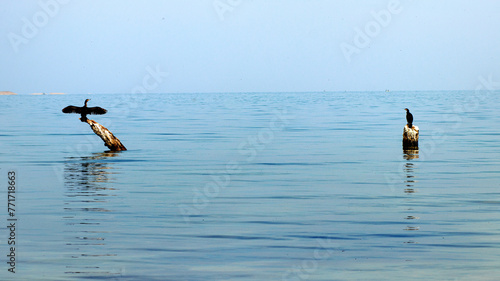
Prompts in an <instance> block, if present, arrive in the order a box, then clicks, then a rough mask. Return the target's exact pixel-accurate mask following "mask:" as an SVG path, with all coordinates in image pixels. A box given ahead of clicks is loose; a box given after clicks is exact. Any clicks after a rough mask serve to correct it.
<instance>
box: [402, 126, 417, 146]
mask: <svg viewBox="0 0 500 281" xmlns="http://www.w3.org/2000/svg"><path fill="white" fill-rule="evenodd" d="M418 133H419V129H418V127H417V126H412V127H411V128H410V127H409V126H408V124H407V125H406V126H405V128H404V130H403V148H405V149H418Z"/></svg>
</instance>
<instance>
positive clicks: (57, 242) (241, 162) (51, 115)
mask: <svg viewBox="0 0 500 281" xmlns="http://www.w3.org/2000/svg"><path fill="white" fill-rule="evenodd" d="M499 94H500V93H499V92H473V91H470V92H347V93H240V94H223V93H220V94H217V93H214V94H144V95H125V94H109V95H104V94H103V95H64V96H48V95H47V96H27V95H26V96H22V95H20V96H0V108H1V111H0V190H1V193H0V197H1V198H0V224H1V225H4V226H11V228H14V229H9V228H8V227H2V231H1V237H2V238H1V239H0V253H1V254H0V257H1V263H0V279H1V280H78V279H80V280H89V279H90V280H499V279H500V115H499V114H498V107H499V106H500V95H499ZM86 98H91V101H90V102H89V106H101V107H104V108H106V109H108V114H106V115H101V116H99V115H98V116H90V117H91V119H93V120H95V121H97V122H99V123H101V124H103V125H104V126H106V127H107V128H108V129H109V130H110V131H111V132H113V133H114V135H115V136H116V137H118V138H119V139H120V140H121V141H122V143H123V144H124V145H125V146H126V147H127V148H128V151H124V152H119V153H113V152H107V148H106V147H105V146H104V145H103V142H102V141H101V140H100V139H99V138H98V137H97V136H96V135H95V134H94V133H93V132H92V131H91V129H90V128H89V126H88V125H87V124H85V123H82V122H80V121H79V120H78V117H79V116H78V115H74V114H63V113H62V112H61V109H62V108H63V107H65V106H67V105H70V104H71V105H78V106H81V105H82V104H83V101H84V100H85V99H86ZM405 107H408V108H409V109H410V111H411V112H412V113H413V115H414V124H415V125H417V126H419V128H420V144H419V150H412V151H404V150H403V149H402V145H401V142H402V132H403V127H404V126H405V124H406V120H405V111H404V108H405ZM9 172H14V173H15V189H16V190H15V191H16V192H15V194H13V193H11V194H10V195H13V196H14V197H12V196H11V197H10V198H9V197H8V195H9V194H8V189H9V187H8V186H9V185H8V181H9V179H8V176H9ZM11 175H12V174H11ZM9 199H11V201H10V203H12V204H13V205H14V206H13V205H10V207H11V210H10V212H12V214H9V210H8V206H7V205H8V202H9V201H8V200H9ZM13 200H15V201H13ZM12 224H13V225H14V226H15V227H12ZM9 239H10V240H9ZM11 241H15V249H14V251H11V249H10V247H12V245H9V242H11ZM12 253H14V254H15V264H13V263H10V264H9V263H8V262H9V261H10V260H11V258H10V257H8V255H11V256H12ZM12 268H14V269H13V270H15V273H12V272H9V269H12Z"/></svg>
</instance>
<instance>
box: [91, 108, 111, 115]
mask: <svg viewBox="0 0 500 281" xmlns="http://www.w3.org/2000/svg"><path fill="white" fill-rule="evenodd" d="M106 112H108V111H107V110H106V109H104V108H102V107H98V106H96V107H88V108H87V114H94V115H102V114H106Z"/></svg>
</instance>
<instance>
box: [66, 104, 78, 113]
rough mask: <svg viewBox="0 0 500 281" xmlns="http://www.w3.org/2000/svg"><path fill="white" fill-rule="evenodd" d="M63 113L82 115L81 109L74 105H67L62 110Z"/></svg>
mask: <svg viewBox="0 0 500 281" xmlns="http://www.w3.org/2000/svg"><path fill="white" fill-rule="evenodd" d="M62 112H64V113H82V108H81V107H78V106H74V105H69V106H66V107H65V108H63V110H62Z"/></svg>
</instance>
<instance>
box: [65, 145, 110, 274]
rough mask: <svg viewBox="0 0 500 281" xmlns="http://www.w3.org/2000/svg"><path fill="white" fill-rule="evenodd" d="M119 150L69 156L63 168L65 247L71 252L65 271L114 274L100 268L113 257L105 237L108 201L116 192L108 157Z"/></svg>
mask: <svg viewBox="0 0 500 281" xmlns="http://www.w3.org/2000/svg"><path fill="white" fill-rule="evenodd" d="M118 155H119V153H116V152H104V153H95V154H92V155H91V156H86V157H68V158H66V161H65V167H64V186H65V196H66V199H65V202H64V211H65V212H64V217H63V218H64V221H65V225H66V226H67V227H66V233H67V237H66V241H65V242H66V247H67V251H68V252H69V253H70V254H69V255H68V262H67V266H66V272H65V273H67V274H75V275H85V276H95V275H99V276H103V275H104V276H109V275H115V274H118V273H114V272H113V270H110V269H108V268H103V267H102V266H101V265H102V264H105V263H106V261H107V259H108V258H109V257H111V256H116V254H112V253H110V252H109V251H108V247H107V245H106V237H107V236H108V234H109V233H110V230H109V223H110V222H112V217H110V216H109V215H105V214H107V213H109V214H111V213H112V211H111V210H109V209H108V208H107V206H106V205H107V204H108V203H109V202H110V200H112V198H113V197H114V196H116V195H115V192H116V189H114V188H112V187H110V184H109V183H112V182H113V175H114V172H113V167H112V162H110V161H107V159H109V158H111V157H117V156H118Z"/></svg>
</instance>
